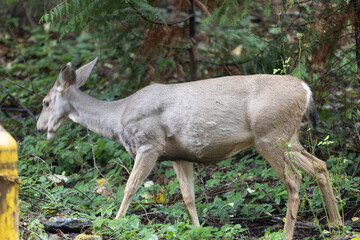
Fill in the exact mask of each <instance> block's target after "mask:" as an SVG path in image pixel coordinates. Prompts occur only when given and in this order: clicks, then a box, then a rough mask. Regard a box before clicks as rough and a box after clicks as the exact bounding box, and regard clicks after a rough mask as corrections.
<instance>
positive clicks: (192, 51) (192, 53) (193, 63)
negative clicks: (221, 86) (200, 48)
mask: <svg viewBox="0 0 360 240" xmlns="http://www.w3.org/2000/svg"><path fill="white" fill-rule="evenodd" d="M190 3H191V6H190V8H189V15H191V17H190V19H189V41H190V48H189V61H190V76H189V80H188V81H195V80H197V60H196V40H195V33H196V31H195V6H194V0H190Z"/></svg>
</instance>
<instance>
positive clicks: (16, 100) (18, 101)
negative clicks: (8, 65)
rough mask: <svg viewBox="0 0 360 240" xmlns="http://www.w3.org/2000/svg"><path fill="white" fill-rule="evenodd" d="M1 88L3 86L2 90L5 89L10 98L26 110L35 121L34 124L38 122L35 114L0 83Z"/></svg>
mask: <svg viewBox="0 0 360 240" xmlns="http://www.w3.org/2000/svg"><path fill="white" fill-rule="evenodd" d="M0 86H1V88H2V89H3V91H4V92H5V93H6V94H7V95H8V96H9V97H11V99H12V100H14V101H15V102H16V103H17V104H18V105H19V106H20V107H22V109H24V110H25V111H26V112H27V114H28V115H29V116H30V117H32V119H33V120H34V122H36V121H37V120H36V117H35V116H34V114H33V113H32V112H31V111H30V110H29V109H28V108H27V107H25V106H24V105H23V104H22V103H21V102H20V100H18V99H17V98H15V97H14V96H13V95H11V93H9V92H8V91H7V90H6V88H5V87H4V86H3V85H2V84H1V83H0Z"/></svg>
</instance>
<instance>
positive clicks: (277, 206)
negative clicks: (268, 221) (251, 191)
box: [261, 188, 282, 213]
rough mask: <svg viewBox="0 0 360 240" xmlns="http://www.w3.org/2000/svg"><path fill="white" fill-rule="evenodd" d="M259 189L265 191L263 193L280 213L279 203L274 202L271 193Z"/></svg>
mask: <svg viewBox="0 0 360 240" xmlns="http://www.w3.org/2000/svg"><path fill="white" fill-rule="evenodd" d="M261 191H263V192H264V193H265V195H266V196H267V197H268V198H269V199H270V201H271V202H272V203H273V204H274V207H275V208H276V209H277V210H278V211H279V213H281V212H282V211H281V208H280V207H279V205H278V204H277V203H276V202H275V200H274V199H273V198H272V197H271V195H270V194H269V193H268V192H267V191H266V190H265V189H264V188H262V189H261Z"/></svg>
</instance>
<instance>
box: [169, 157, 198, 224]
mask: <svg viewBox="0 0 360 240" xmlns="http://www.w3.org/2000/svg"><path fill="white" fill-rule="evenodd" d="M172 164H173V167H174V170H175V172H176V176H177V177H178V179H179V183H180V189H181V194H182V196H183V199H184V201H185V204H186V206H187V208H188V210H189V215H190V219H191V222H192V224H193V225H194V226H195V227H200V223H199V218H198V215H197V212H196V207H195V193H194V166H193V163H192V162H186V161H173V162H172Z"/></svg>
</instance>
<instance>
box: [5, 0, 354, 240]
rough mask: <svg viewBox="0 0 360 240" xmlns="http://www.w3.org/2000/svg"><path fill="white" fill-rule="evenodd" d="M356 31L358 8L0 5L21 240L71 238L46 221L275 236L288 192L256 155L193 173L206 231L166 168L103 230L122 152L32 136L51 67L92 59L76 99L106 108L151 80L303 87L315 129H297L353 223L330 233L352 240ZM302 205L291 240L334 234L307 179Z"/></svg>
mask: <svg viewBox="0 0 360 240" xmlns="http://www.w3.org/2000/svg"><path fill="white" fill-rule="evenodd" d="M359 30H360V2H358V0H348V1H340V0H332V1H325V0H320V1H310V0H299V1H296V0H286V1H285V0H283V1H280V0H266V1H265V0H264V1H257V0H255V1H249V0H245V1H238V0H226V1H220V0H219V1H218V0H208V1H206V0H205V1H200V0H179V1H175V0H149V1H145V0H127V1H110V0H106V1H104V0H91V1H90V0H65V1H58V0H48V1H39V0H29V1H20V0H2V1H0V81H1V89H0V107H1V111H0V123H1V124H2V125H3V126H4V127H5V128H6V129H7V130H8V131H9V132H10V133H11V134H12V135H13V136H14V138H15V139H16V140H17V141H18V145H19V175H20V177H21V179H22V182H23V184H22V185H21V186H20V210H21V212H20V230H21V238H23V239H73V238H74V237H75V235H76V234H72V233H61V232H58V233H57V234H50V233H49V232H48V231H46V230H45V229H44V223H45V222H46V221H47V220H48V219H49V218H51V217H54V216H73V217H84V218H87V219H89V220H91V221H92V223H93V225H92V227H91V228H90V229H88V230H87V233H93V234H98V235H102V236H103V238H104V239H127V238H129V239H168V238H169V239H194V238H197V239H258V238H262V239H280V238H281V234H282V233H281V230H280V229H281V228H282V226H283V221H282V218H283V217H284V215H285V211H286V199H287V197H286V191H285V188H284V186H283V185H282V184H281V182H280V181H279V179H278V177H277V176H276V174H275V173H274V172H273V170H272V169H270V167H269V165H268V164H267V163H266V162H265V161H263V159H262V158H261V157H260V156H259V155H258V154H257V153H256V152H255V151H254V150H253V149H248V150H246V151H243V152H242V153H240V154H238V155H236V156H235V157H234V158H232V159H229V160H226V161H224V162H222V163H219V164H218V165H215V166H205V165H196V166H195V170H196V189H195V191H196V196H197V209H198V211H199V216H200V221H201V222H202V223H204V225H203V227H202V228H200V229H198V230H197V231H194V229H193V228H192V226H191V225H189V217H188V214H187V211H186V208H185V206H184V204H183V201H182V198H181V196H180V194H179V186H178V182H177V179H176V178H175V173H174V171H173V170H172V168H171V167H170V163H169V162H162V163H159V164H158V165H157V166H156V168H155V169H154V171H153V172H152V173H151V175H150V176H149V178H148V182H147V183H146V184H145V185H146V186H145V187H142V188H141V189H140V190H139V192H138V194H137V195H136V197H135V198H134V200H133V202H132V205H131V207H130V212H129V214H128V216H127V217H125V218H123V219H120V220H111V219H113V218H114V216H115V214H116V211H117V209H118V207H119V205H120V202H121V199H122V194H123V190H124V185H125V183H126V179H127V178H128V176H129V173H128V172H129V171H131V167H132V160H131V158H130V157H129V155H128V154H127V153H126V152H125V150H124V149H123V148H122V147H120V146H118V145H117V144H115V143H114V142H112V141H110V140H108V139H105V138H102V137H99V136H98V135H96V134H94V133H91V132H89V131H88V130H87V129H85V128H83V127H81V126H78V125H76V124H74V123H70V122H68V123H66V124H64V126H63V127H61V128H60V130H59V131H58V133H57V137H56V139H54V140H51V141H47V140H45V135H44V134H39V133H37V132H36V131H35V121H36V116H38V114H39V113H40V111H41V100H42V97H43V96H44V95H46V93H47V91H48V90H49V88H50V87H51V86H52V84H53V83H54V81H55V79H56V77H57V74H58V72H59V70H60V69H61V68H62V67H63V66H64V65H65V64H66V63H67V62H69V61H71V62H72V63H73V65H75V66H77V67H79V66H81V65H82V64H84V63H87V62H89V61H91V60H92V59H93V58H95V57H99V60H98V63H97V65H96V69H95V71H94V72H93V74H92V76H91V78H90V80H89V81H88V83H87V84H86V86H84V87H83V90H84V91H85V92H86V93H88V94H91V95H92V96H95V97H97V98H99V99H103V100H114V99H119V98H123V97H126V96H128V95H130V94H131V93H133V92H135V91H137V90H138V89H140V88H142V87H144V86H146V85H149V84H151V83H155V82H156V83H175V82H186V81H193V80H196V79H204V78H211V77H218V76H225V75H249V74H259V73H267V74H290V75H294V76H296V77H298V78H300V79H303V80H304V81H305V82H307V83H308V84H309V85H310V87H311V88H312V90H313V95H314V99H315V101H316V103H317V108H318V111H319V113H320V117H321V121H320V123H319V127H318V128H317V129H316V130H311V131H310V132H309V131H307V129H308V126H307V125H304V126H303V127H302V130H303V131H302V135H301V140H302V142H303V143H304V145H305V146H306V147H307V148H309V149H310V150H311V151H313V152H314V153H315V155H317V156H318V157H319V158H322V159H324V160H326V162H327V166H328V168H329V170H330V173H331V182H332V184H333V185H334V188H335V192H336V196H337V198H338V200H339V204H338V205H339V208H340V209H341V214H342V216H343V218H344V220H345V222H346V224H347V225H348V226H347V227H346V228H344V229H343V230H340V231H337V233H336V234H337V235H338V236H341V237H342V238H344V239H348V238H351V236H352V235H353V236H356V234H358V233H356V231H357V232H358V231H359V225H356V221H357V220H358V218H359V217H360V207H359V202H360V195H359V192H360V190H359V182H360V172H359V169H358V167H359V162H360V157H359V152H360V147H359V146H360V135H359V129H360V105H359V104H360V99H359V96H360V89H359V72H360V35H359V34H360V32H359ZM289 94H291V93H289ZM319 143H322V144H319ZM300 195H301V205H300V210H299V217H298V220H299V224H298V225H297V230H296V232H295V238H298V239H304V238H309V239H321V238H327V237H329V230H328V228H327V227H326V222H327V221H326V215H325V214H324V209H323V205H322V198H321V194H320V193H319V189H318V187H317V186H316V183H315V182H314V181H313V180H311V179H309V178H308V177H307V176H304V184H303V185H302V188H301V193H300ZM357 224H358V223H357Z"/></svg>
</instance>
